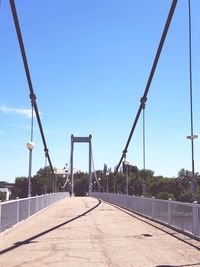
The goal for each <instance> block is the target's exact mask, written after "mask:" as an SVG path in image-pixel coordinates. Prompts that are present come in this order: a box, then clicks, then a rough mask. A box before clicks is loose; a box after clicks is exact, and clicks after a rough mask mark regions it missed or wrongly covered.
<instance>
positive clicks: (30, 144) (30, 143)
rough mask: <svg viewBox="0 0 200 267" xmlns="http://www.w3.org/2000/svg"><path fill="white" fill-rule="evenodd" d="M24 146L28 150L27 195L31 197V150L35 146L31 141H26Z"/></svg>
mask: <svg viewBox="0 0 200 267" xmlns="http://www.w3.org/2000/svg"><path fill="white" fill-rule="evenodd" d="M26 147H27V148H28V150H29V172H28V197H31V171H32V151H33V149H34V147H35V144H34V143H33V142H28V143H27V144H26Z"/></svg>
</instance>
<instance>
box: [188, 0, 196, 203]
mask: <svg viewBox="0 0 200 267" xmlns="http://www.w3.org/2000/svg"><path fill="white" fill-rule="evenodd" d="M188 13H189V68H190V127H191V154H192V199H193V200H195V198H196V190H195V173H194V140H193V136H194V130H193V96H192V31H191V27H192V25H191V8H190V0H188Z"/></svg>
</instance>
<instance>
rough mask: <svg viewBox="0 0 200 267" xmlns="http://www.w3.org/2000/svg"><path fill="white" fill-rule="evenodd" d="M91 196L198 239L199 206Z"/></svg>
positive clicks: (111, 195)
mask: <svg viewBox="0 0 200 267" xmlns="http://www.w3.org/2000/svg"><path fill="white" fill-rule="evenodd" d="M91 196H93V197H96V198H100V199H102V200H105V201H107V202H110V203H113V204H116V205H118V206H121V207H124V208H126V209H129V210H131V211H134V212H136V213H138V214H140V215H143V216H145V217H147V218H150V219H153V220H155V221H157V222H161V223H163V224H165V225H168V226H171V227H173V228H175V229H177V230H180V231H182V232H184V233H186V234H189V235H192V236H194V237H196V238H198V239H199V238H200V205H199V204H196V203H195V202H194V203H185V202H178V201H172V200H170V199H169V200H162V199H155V198H146V197H136V196H127V195H121V194H112V193H97V192H94V193H92V194H91Z"/></svg>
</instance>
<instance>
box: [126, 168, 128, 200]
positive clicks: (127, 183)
mask: <svg viewBox="0 0 200 267" xmlns="http://www.w3.org/2000/svg"><path fill="white" fill-rule="evenodd" d="M126 195H127V196H128V164H126Z"/></svg>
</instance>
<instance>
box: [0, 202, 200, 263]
mask: <svg viewBox="0 0 200 267" xmlns="http://www.w3.org/2000/svg"><path fill="white" fill-rule="evenodd" d="M0 266H2V267H9V266H15V267H28V266H30V267H32V266H33V267H37V266H40V267H41V266H55V267H57V266H58V267H60V266H69V267H76V266H78V267H80V266H87V267H90V266H94V267H98V266H99V267H100V266H102V267H104V266H113V267H118V266H133V267H158V266H159V267H161V266H163V267H164V266H165V267H167V266H170V267H172V266H173V267H183V266H185V267H186V266H188V267H190V266H200V242H198V241H195V240H192V239H190V238H189V237H187V236H184V235H182V234H180V233H177V232H176V231H174V230H171V229H168V228H167V227H165V226H163V225H159V224H158V223H154V222H151V221H149V220H147V219H144V218H142V217H140V216H138V215H136V214H134V213H131V212H128V211H126V210H123V209H122V208H118V207H116V206H113V205H110V204H108V203H105V202H101V201H99V200H98V199H95V198H90V197H75V198H65V199H63V200H61V201H58V202H57V203H55V204H54V205H52V206H50V207H49V208H47V209H45V210H44V211H42V212H40V213H39V214H36V215H34V216H32V217H30V218H29V219H27V220H26V221H24V222H22V223H20V224H18V225H17V226H16V227H14V228H13V229H11V230H9V231H7V232H5V233H2V234H1V235H0Z"/></svg>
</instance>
